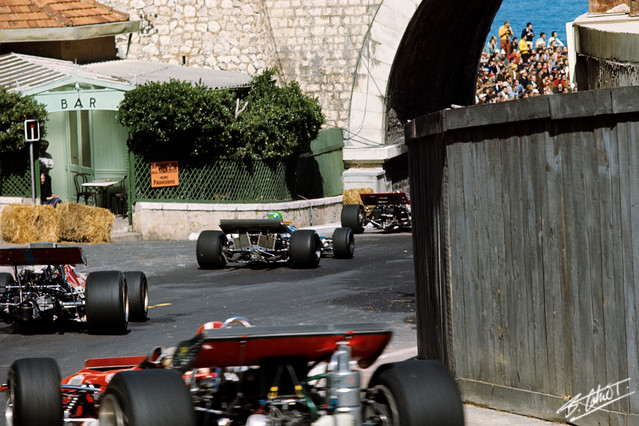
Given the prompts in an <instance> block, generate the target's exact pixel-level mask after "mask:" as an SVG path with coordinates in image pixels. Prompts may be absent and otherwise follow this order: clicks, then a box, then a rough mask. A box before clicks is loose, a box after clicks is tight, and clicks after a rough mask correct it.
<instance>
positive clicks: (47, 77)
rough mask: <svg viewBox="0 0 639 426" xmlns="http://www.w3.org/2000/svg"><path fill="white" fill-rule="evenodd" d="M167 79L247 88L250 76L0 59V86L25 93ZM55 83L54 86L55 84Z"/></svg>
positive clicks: (158, 66)
mask: <svg viewBox="0 0 639 426" xmlns="http://www.w3.org/2000/svg"><path fill="white" fill-rule="evenodd" d="M170 79H176V80H180V81H190V82H192V83H198V82H200V81H201V82H202V84H205V85H206V86H208V87H211V88H214V89H225V88H236V87H248V86H249V84H250V82H251V77H250V76H249V75H247V74H242V73H239V72H231V71H215V70H210V69H205V68H193V67H187V66H180V65H171V64H164V63H161V62H146V61H138V60H132V59H123V60H118V61H108V62H99V63H93V64H86V65H76V64H74V63H73V62H71V61H65V60H61V59H51V58H43V57H40V56H30V55H23V54H19V53H10V54H7V55H2V56H0V86H1V87H4V88H6V89H8V90H11V91H19V92H22V93H27V94H34V93H40V92H43V91H47V90H50V89H52V88H55V87H59V86H63V85H66V84H72V83H70V82H71V81H82V82H84V83H86V84H93V85H96V86H100V85H101V86H103V87H115V88H118V89H122V90H128V89H130V88H132V87H133V86H134V85H141V84H144V83H146V82H148V81H159V82H165V81H169V80H170ZM56 84H57V85H56Z"/></svg>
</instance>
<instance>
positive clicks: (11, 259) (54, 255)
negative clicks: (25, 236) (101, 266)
mask: <svg viewBox="0 0 639 426" xmlns="http://www.w3.org/2000/svg"><path fill="white" fill-rule="evenodd" d="M80 263H83V264H85V265H86V263H87V262H86V259H85V258H84V255H83V254H82V248H81V247H47V248H40V247H38V248H7V249H1V250H0V265H1V266H20V265H78V264H80Z"/></svg>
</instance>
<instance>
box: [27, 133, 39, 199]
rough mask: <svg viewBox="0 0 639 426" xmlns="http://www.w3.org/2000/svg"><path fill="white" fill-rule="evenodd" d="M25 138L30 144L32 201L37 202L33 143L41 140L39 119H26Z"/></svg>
mask: <svg viewBox="0 0 639 426" xmlns="http://www.w3.org/2000/svg"><path fill="white" fill-rule="evenodd" d="M24 140H25V141H26V142H27V143H28V144H29V160H30V162H31V201H33V204H35V202H36V176H35V155H34V152H33V145H34V144H33V143H34V142H38V141H39V140H40V122H39V121H38V120H24Z"/></svg>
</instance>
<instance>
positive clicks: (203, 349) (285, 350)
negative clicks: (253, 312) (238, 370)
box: [173, 324, 392, 369]
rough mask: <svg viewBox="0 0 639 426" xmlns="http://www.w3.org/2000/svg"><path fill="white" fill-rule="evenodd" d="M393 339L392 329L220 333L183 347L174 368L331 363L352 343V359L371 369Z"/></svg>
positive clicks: (348, 327) (289, 328)
mask: <svg viewBox="0 0 639 426" xmlns="http://www.w3.org/2000/svg"><path fill="white" fill-rule="evenodd" d="M391 336H392V331H391V329H390V328H388V325H387V324H343V325H309V326H306V325H298V326H265V327H259V326H258V327H246V328H219V329H211V330H203V331H202V332H201V334H200V335H198V336H196V337H195V338H194V339H192V340H190V341H187V342H182V343H181V344H180V345H179V346H178V349H177V351H176V353H175V357H174V361H173V363H174V365H175V366H179V367H181V368H188V369H191V368H205V367H231V366H247V365H259V364H260V363H261V362H262V361H263V360H267V359H268V360H273V359H277V358H299V359H304V360H306V361H308V362H318V361H325V360H327V359H329V358H330V357H331V355H332V354H333V353H334V352H335V350H336V349H337V343H338V342H341V341H346V342H348V345H349V346H350V348H351V359H352V360H354V361H358V364H359V366H360V367H362V368H366V367H368V366H370V365H371V364H372V363H373V362H375V360H376V359H377V358H378V357H379V356H380V355H381V354H382V352H383V351H384V348H385V347H386V345H387V344H388V342H389V341H390V339H391ZM176 361H177V362H176Z"/></svg>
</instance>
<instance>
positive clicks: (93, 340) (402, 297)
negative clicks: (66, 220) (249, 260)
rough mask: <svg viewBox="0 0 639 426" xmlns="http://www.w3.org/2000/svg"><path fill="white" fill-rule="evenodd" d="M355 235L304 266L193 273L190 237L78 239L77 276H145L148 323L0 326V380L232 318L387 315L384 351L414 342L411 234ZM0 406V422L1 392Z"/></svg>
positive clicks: (146, 345) (262, 321) (146, 348)
mask: <svg viewBox="0 0 639 426" xmlns="http://www.w3.org/2000/svg"><path fill="white" fill-rule="evenodd" d="M355 239H356V249H355V258H353V259H350V260H341V259H332V258H322V260H321V262H320V266H319V267H318V268H316V269H312V270H298V269H290V268H288V267H286V266H284V265H282V266H275V267H262V268H255V267H249V266H248V265H239V266H238V265H235V266H231V267H227V268H226V269H224V270H201V269H199V268H198V265H197V262H196V259H195V244H196V243H195V241H177V242H176V241H161V242H160V241H156V242H149V241H143V242H134V243H117V244H94V245H82V247H83V250H84V253H85V255H86V257H87V266H83V265H82V266H79V267H78V268H77V270H78V271H79V272H81V273H88V272H91V271H101V270H121V271H131V270H141V271H144V272H145V273H146V275H147V277H148V281H149V295H150V304H151V308H150V309H149V320H148V321H146V322H143V323H129V332H128V333H127V334H125V335H122V336H101V335H91V334H87V332H86V330H84V329H83V328H82V327H63V328H58V329H55V330H52V331H48V332H44V331H43V332H41V333H36V334H32V335H22V334H18V333H16V332H15V331H14V330H13V327H12V326H10V325H7V324H4V323H0V348H1V350H0V382H5V381H6V374H7V369H8V367H9V366H10V365H11V363H12V362H13V361H14V360H15V359H18V358H23V357H52V358H55V359H56V360H57V362H58V365H59V367H60V372H61V374H62V375H63V376H65V375H69V374H71V373H74V372H75V371H77V370H78V369H80V368H81V367H82V364H83V362H84V360H85V359H87V358H94V357H109V356H124V355H140V354H146V353H150V351H151V350H152V348H153V347H155V346H157V345H162V346H165V347H171V346H176V345H177V344H178V343H179V342H180V341H182V340H185V339H188V338H190V337H192V336H193V335H194V334H195V332H196V331H197V329H198V327H199V326H200V325H201V324H203V323H205V322H208V321H212V320H224V319H226V318H228V317H231V316H234V315H241V316H244V317H246V318H247V319H248V320H249V321H250V322H251V323H253V324H256V325H257V324H259V325H274V324H282V325H285V324H328V323H331V324H334V323H346V322H357V323H359V322H364V323H366V322H388V323H391V324H392V328H393V330H394V336H393V339H392V340H391V343H390V345H389V347H388V348H387V352H389V351H390V352H396V353H405V352H404V351H408V352H406V353H409V352H410V351H411V350H414V348H415V345H416V332H415V289H414V272H413V251H412V239H411V235H410V234H409V233H399V234H385V233H380V232H375V231H368V230H367V231H366V233H364V234H361V235H357V236H356V238H355ZM409 356H410V355H408V356H406V358H408V357H409ZM0 407H1V410H2V412H1V414H0V424H3V422H4V398H0Z"/></svg>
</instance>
